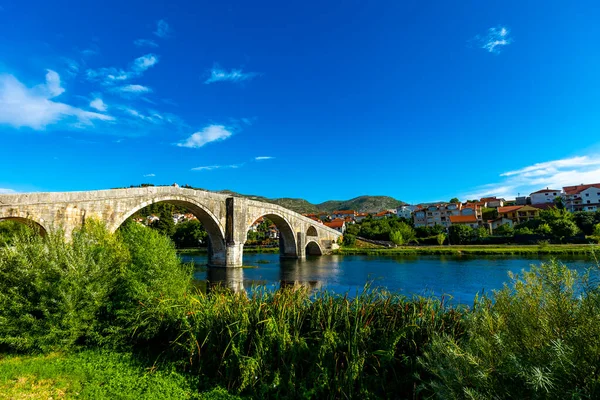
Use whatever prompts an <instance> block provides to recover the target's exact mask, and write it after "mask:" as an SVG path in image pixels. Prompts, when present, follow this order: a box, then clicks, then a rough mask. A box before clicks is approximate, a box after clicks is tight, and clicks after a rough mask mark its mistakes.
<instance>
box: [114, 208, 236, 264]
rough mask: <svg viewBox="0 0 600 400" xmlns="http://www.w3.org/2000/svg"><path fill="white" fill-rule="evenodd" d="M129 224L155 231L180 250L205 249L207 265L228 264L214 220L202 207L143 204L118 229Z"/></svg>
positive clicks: (223, 242)
mask: <svg viewBox="0 0 600 400" xmlns="http://www.w3.org/2000/svg"><path fill="white" fill-rule="evenodd" d="M126 221H131V222H134V223H139V224H142V225H146V226H148V227H150V228H153V229H156V230H158V231H159V232H161V233H162V234H164V235H165V236H168V237H170V238H171V240H173V242H174V243H175V246H176V247H177V248H178V249H199V250H201V249H206V251H207V254H208V264H209V265H212V264H221V263H222V262H224V261H225V238H224V234H223V231H222V229H221V226H220V225H219V223H218V221H217V220H216V219H215V217H214V216H213V215H212V214H211V213H210V212H209V211H208V210H206V209H205V208H204V207H203V206H201V205H200V204H197V203H194V202H192V201H186V200H178V199H160V200H158V201H153V202H151V203H144V204H141V205H140V206H139V207H136V208H135V209H133V210H131V211H130V212H129V213H127V215H126V216H125V217H124V218H123V219H122V222H120V223H118V224H117V225H116V228H115V230H116V229H118V228H120V227H121V226H123V225H124V224H125V222H126Z"/></svg>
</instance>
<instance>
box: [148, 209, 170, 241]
mask: <svg viewBox="0 0 600 400" xmlns="http://www.w3.org/2000/svg"><path fill="white" fill-rule="evenodd" d="M159 218H160V219H159V220H158V221H154V222H153V223H152V225H151V227H152V228H153V229H156V230H157V231H158V232H159V233H160V234H161V235H164V236H168V237H171V236H173V235H174V234H175V222H174V221H173V214H171V213H168V212H163V213H161V214H160V216H159Z"/></svg>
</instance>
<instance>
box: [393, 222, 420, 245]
mask: <svg viewBox="0 0 600 400" xmlns="http://www.w3.org/2000/svg"><path fill="white" fill-rule="evenodd" d="M416 238H417V235H416V232H415V230H414V228H413V227H412V226H410V225H409V224H407V223H406V222H400V223H398V224H397V225H396V226H395V228H394V230H393V231H392V232H391V233H390V240H391V241H392V242H394V243H395V244H398V245H403V244H408V243H411V242H413V241H415V240H416Z"/></svg>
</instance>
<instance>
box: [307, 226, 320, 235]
mask: <svg viewBox="0 0 600 400" xmlns="http://www.w3.org/2000/svg"><path fill="white" fill-rule="evenodd" d="M306 236H313V237H314V236H319V233H318V232H317V228H315V227H314V226H312V225H311V226H309V227H308V229H307V230H306Z"/></svg>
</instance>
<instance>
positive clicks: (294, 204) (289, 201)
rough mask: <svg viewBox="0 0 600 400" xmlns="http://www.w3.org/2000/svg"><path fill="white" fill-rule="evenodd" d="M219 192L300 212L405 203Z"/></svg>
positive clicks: (361, 209) (371, 208) (377, 208)
mask: <svg viewBox="0 0 600 400" xmlns="http://www.w3.org/2000/svg"><path fill="white" fill-rule="evenodd" d="M219 193H224V194H230V195H233V196H242V197H247V198H250V199H253V200H258V201H265V202H268V203H273V204H277V205H280V206H282V207H285V208H289V209H290V210H292V211H296V212H298V213H303V214H305V213H317V212H332V211H335V210H356V211H358V212H377V211H381V210H385V209H388V208H396V207H397V206H399V205H402V204H405V203H404V202H402V201H400V200H396V199H394V198H393V197H389V196H359V197H356V198H354V199H350V200H329V201H326V202H323V203H320V204H313V203H310V202H308V201H306V200H304V199H293V198H288V197H283V198H279V199H268V198H266V197H263V196H255V195H244V194H240V193H236V192H232V191H230V190H221V191H219Z"/></svg>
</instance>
